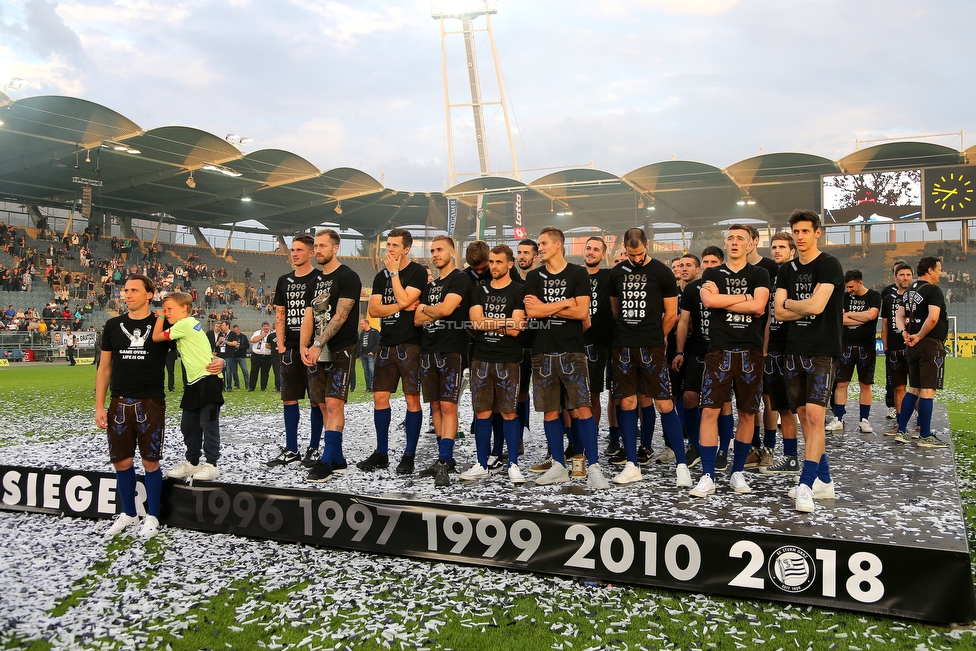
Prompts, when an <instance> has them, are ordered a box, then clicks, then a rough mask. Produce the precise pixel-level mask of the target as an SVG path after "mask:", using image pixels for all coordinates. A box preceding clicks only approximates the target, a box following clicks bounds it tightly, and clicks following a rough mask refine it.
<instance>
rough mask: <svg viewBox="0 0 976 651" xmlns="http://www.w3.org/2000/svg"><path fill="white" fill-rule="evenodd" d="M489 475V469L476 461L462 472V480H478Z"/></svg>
mask: <svg viewBox="0 0 976 651" xmlns="http://www.w3.org/2000/svg"><path fill="white" fill-rule="evenodd" d="M486 477H488V469H487V468H485V467H484V466H483V465H481V464H480V463H476V464H474V465H473V466H471V467H470V468H468V469H467V470H465V471H464V472H462V473H461V481H476V480H478V479H485V478H486Z"/></svg>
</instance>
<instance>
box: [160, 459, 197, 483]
mask: <svg viewBox="0 0 976 651" xmlns="http://www.w3.org/2000/svg"><path fill="white" fill-rule="evenodd" d="M197 470H199V466H194V465H193V464H192V463H190V462H189V461H184V462H182V463H181V464H180V465H178V466H176V467H175V468H173V469H172V470H170V471H169V472H167V473H166V476H167V477H169V478H170V479H186V478H187V477H192V476H193V475H194V474H196V472H197Z"/></svg>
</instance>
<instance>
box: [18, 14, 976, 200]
mask: <svg viewBox="0 0 976 651" xmlns="http://www.w3.org/2000/svg"><path fill="white" fill-rule="evenodd" d="M441 4H447V0H445V2H444V3H441ZM497 8H498V13H497V14H495V15H493V16H492V28H493V32H494V37H495V42H496V45H497V50H498V57H499V61H500V64H501V69H502V72H503V75H504V83H505V88H506V94H507V95H506V98H507V100H508V102H509V107H510V115H511V117H512V120H513V131H514V141H515V146H516V153H517V156H518V163H519V165H520V166H521V167H522V168H566V167H570V166H578V165H590V164H592V165H593V166H595V167H596V168H598V169H602V170H606V171H608V172H611V173H615V174H623V173H625V172H628V171H630V170H632V169H635V168H637V167H640V166H642V165H645V164H648V163H653V162H657V161H661V160H668V159H671V158H673V157H674V158H678V159H689V160H698V161H702V162H706V163H710V164H713V165H717V166H720V167H723V166H726V165H729V164H731V163H734V162H736V161H738V160H741V159H744V158H748V157H750V156H754V155H756V154H759V153H760V151H765V152H766V153H770V152H776V151H804V152H810V153H814V154H819V155H823V156H827V157H831V158H839V157H841V156H844V155H845V154H848V153H850V152H851V151H853V150H854V148H855V141H856V139H858V138H860V139H875V138H887V137H905V136H912V135H921V134H935V133H945V132H958V131H960V130H965V131H967V132H968V133H969V134H974V135H970V137H969V141H968V142H967V143H965V144H967V145H968V146H972V144H973V143H974V141H976V89H974V86H976V84H974V82H973V80H974V79H976V57H974V56H973V54H972V52H971V51H970V52H967V50H969V49H971V48H969V46H966V45H965V44H966V43H967V42H970V39H971V38H972V36H971V31H972V30H971V28H972V26H973V25H976V2H972V0H933V1H932V2H925V3H923V2H917V0H914V1H908V0H858V2H850V1H849V0H809V1H804V2H783V1H782V0H589V1H587V2H567V1H566V0H561V1H560V0H498V2H497ZM446 25H447V27H448V29H449V30H451V31H454V30H457V29H458V28H459V26H460V22H459V21H448V23H446ZM474 25H475V27H479V28H483V27H484V25H485V23H484V19H478V20H476V21H475V22H474ZM476 43H477V46H478V64H479V68H480V73H481V81H482V93H483V96H484V99H485V100H486V101H492V100H496V99H497V90H496V88H497V84H496V83H495V79H496V75H495V70H494V67H493V65H492V60H491V49H490V46H489V44H488V41H487V35H486V34H485V33H483V32H481V33H479V34H477V38H476ZM447 54H448V73H449V74H448V87H449V92H450V96H451V102H452V103H456V104H464V103H469V102H470V95H469V94H468V93H469V87H468V83H467V77H466V72H465V70H466V68H465V63H464V46H463V43H462V41H461V38H460V36H457V35H449V36H448V40H447ZM14 77H20V78H23V79H25V80H26V81H27V83H26V84H25V85H24V86H23V87H22V88H21V89H20V90H12V91H10V95H11V96H12V97H13V98H14V99H19V98H21V97H25V96H27V95H40V94H64V95H72V96H76V97H81V98H84V99H87V100H91V101H93V102H97V103H99V104H103V105H105V106H108V107H110V108H112V109H114V110H116V111H118V112H120V113H122V114H123V115H125V116H126V117H128V118H130V119H131V120H133V121H135V122H136V123H137V124H139V125H140V126H141V127H142V128H144V129H150V128H154V127H157V126H163V125H169V124H183V125H188V126H194V127H197V128H201V129H204V130H206V131H210V132H211V133H214V134H216V135H219V136H224V135H225V134H228V133H237V134H241V135H245V136H249V137H251V138H254V141H255V142H254V143H253V144H252V145H250V146H249V150H255V149H260V148H270V147H276V148H282V149H288V150H291V151H293V152H295V153H297V154H299V155H301V156H303V157H305V158H307V159H308V160H310V161H311V162H312V163H314V164H315V165H317V166H318V167H319V168H320V169H323V170H325V169H330V168H333V167H341V166H349V167H355V168H358V169H362V170H364V171H366V172H368V173H369V174H371V175H373V176H374V177H376V178H377V179H381V178H382V180H383V181H384V182H385V183H386V185H387V186H388V187H392V188H395V189H398V190H416V191H431V190H442V189H446V187H447V183H448V163H447V145H446V135H445V115H444V80H443V76H442V63H441V40H440V26H439V23H438V21H436V20H434V19H433V18H431V4H430V3H429V2H426V1H420V0H400V1H398V2H392V1H391V2H383V1H379V0H360V1H357V2H341V1H332V0H300V1H291V0H277V1H275V2H266V1H259V0H225V1H223V2H216V1H212V2H208V1H206V0H194V1H192V2H191V1H189V0H167V1H166V2H158V1H154V0H66V1H61V2H58V1H56V0H3V2H2V3H0V83H7V81H8V80H10V79H12V78H14ZM485 113H486V119H487V122H488V126H487V131H488V143H489V154H490V163H491V168H492V169H493V170H510V169H511V166H512V163H511V159H510V156H509V154H508V152H509V148H508V141H507V137H506V135H505V128H504V120H503V118H502V115H501V113H500V111H499V109H498V108H497V106H493V105H491V106H486V107H485ZM452 123H453V124H454V138H455V146H454V152H455V159H456V167H457V169H458V171H459V172H475V171H477V169H478V161H477V156H476V149H475V140H474V131H473V127H472V118H471V111H470V108H464V107H459V108H456V109H454V110H453V111H452ZM934 142H938V143H940V144H944V145H947V146H951V147H955V148H961V147H962V146H963V144H964V143H962V142H961V141H960V138H959V137H958V136H957V137H951V136H950V137H942V138H936V139H934ZM542 173H544V171H533V172H525V173H524V174H523V180H531V179H532V178H535V177H537V176H539V175H541V174H542ZM459 180H461V179H459Z"/></svg>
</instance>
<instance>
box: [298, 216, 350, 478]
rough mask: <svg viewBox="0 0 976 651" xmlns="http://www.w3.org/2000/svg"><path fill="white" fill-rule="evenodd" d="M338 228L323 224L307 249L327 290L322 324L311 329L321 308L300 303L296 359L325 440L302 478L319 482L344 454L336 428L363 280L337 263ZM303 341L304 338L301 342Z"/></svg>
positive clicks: (342, 464) (342, 463)
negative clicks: (326, 358)
mask: <svg viewBox="0 0 976 651" xmlns="http://www.w3.org/2000/svg"><path fill="white" fill-rule="evenodd" d="M340 241H341V240H340V238H339V233H337V232H336V231H334V230H332V229H331V228H326V229H322V230H320V231H318V232H317V233H316V234H315V244H314V248H313V253H314V255H315V261H316V262H318V263H319V264H320V265H322V278H321V285H322V293H321V294H320V295H319V296H317V297H316V299H321V297H322V295H323V294H328V302H327V305H328V308H327V309H326V310H325V311H324V312H325V313H324V315H323V316H324V319H323V320H324V322H325V327H324V329H322V330H321V332H320V331H318V329H317V328H316V323H315V322H316V316H317V314H319V313H320V311H321V308H322V307H324V306H319V305H317V304H316V303H314V302H313V303H312V304H311V305H310V306H309V307H307V308H305V316H304V318H303V319H302V334H301V341H302V343H303V345H302V347H301V349H300V350H301V353H302V359H303V361H304V362H305V365H306V366H307V367H308V368H309V379H308V396H309V400H311V401H312V402H313V403H318V405H319V407H320V408H321V410H322V418H323V421H324V428H325V445H324V446H323V448H322V456H321V457H319V459H318V460H317V461H316V462H315V463H314V464H312V467H311V469H310V470H309V473H308V481H310V482H313V483H321V482H324V481H326V480H327V479H328V478H329V477H331V476H332V473H333V472H344V471H345V469H346V459H345V457H344V456H343V455H342V430H343V427H345V424H346V414H345V409H346V399H347V398H348V397H349V378H350V377H351V376H352V374H354V373H355V372H356V349H357V348H358V337H357V333H356V324H357V323H358V321H359V296H360V294H361V293H362V288H363V283H362V281H361V280H360V279H359V274H357V273H356V272H355V271H353V270H352V269H350V268H349V267H348V266H346V265H344V264H342V263H341V262H339V258H338V257H336V255H337V254H338V252H339V242H340ZM305 342H310V343H308V344H307V347H306V344H305ZM326 347H328V349H329V353H331V359H332V361H330V362H320V361H319V357H320V355H321V354H322V351H323V350H325V348H326Z"/></svg>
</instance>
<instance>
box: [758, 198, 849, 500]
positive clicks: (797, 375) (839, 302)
mask: <svg viewBox="0 0 976 651" xmlns="http://www.w3.org/2000/svg"><path fill="white" fill-rule="evenodd" d="M790 227H791V228H792V230H793V242H794V243H795V244H796V250H797V253H798V257H797V259H794V260H792V261H790V262H787V263H786V264H784V265H783V266H782V267H780V269H779V273H778V274H777V276H776V302H775V306H776V307H775V316H776V318H777V319H779V320H780V321H789V322H790V327H789V335H788V338H787V341H786V352H787V354H788V355H789V357H788V358H787V360H786V384H787V390H788V391H789V397H790V403H791V404H792V405H793V406H794V409H795V410H796V413H797V415H798V416H799V418H800V424H801V425H802V427H803V437H804V441H805V445H804V461H803V470H802V471H801V474H800V483H799V484H798V485H797V487H796V489H794V490H792V491H790V493H791V494H790V497H793V498H794V499H795V502H794V506H795V508H796V510H797V511H801V512H804V513H812V512H813V511H814V509H815V505H814V502H813V501H814V499H833V497H834V484H833V482H832V481H831V479H830V466H829V464H828V462H827V454H826V452H825V440H824V415H825V414H826V407H827V403H828V401H829V400H830V399H831V395H832V389H833V384H834V375H835V373H836V368H837V367H836V358H837V357H840V354H841V328H842V325H841V322H842V320H843V316H844V314H843V313H844V296H843V292H841V291H840V288H841V285H843V283H844V270H843V269H842V268H841V266H840V262H839V261H838V260H837V259H836V258H834V257H833V256H831V255H828V254H826V253H823V252H821V251H820V249H819V247H818V246H817V240H818V239H819V238H820V236H821V234H822V233H823V230H822V228H821V221H820V215H818V214H817V213H816V212H814V211H812V210H794V211H793V213H792V214H791V215H790Z"/></svg>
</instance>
